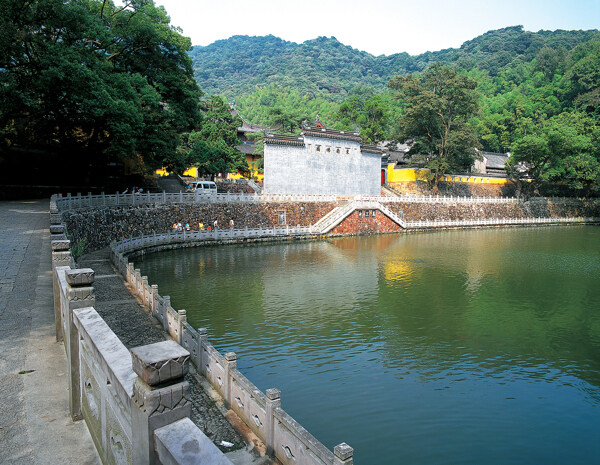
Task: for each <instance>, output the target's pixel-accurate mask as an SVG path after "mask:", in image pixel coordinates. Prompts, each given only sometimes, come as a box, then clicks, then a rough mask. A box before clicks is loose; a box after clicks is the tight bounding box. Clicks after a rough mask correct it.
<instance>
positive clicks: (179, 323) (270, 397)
mask: <svg viewBox="0 0 600 465" xmlns="http://www.w3.org/2000/svg"><path fill="white" fill-rule="evenodd" d="M286 229H287V228H274V230H275V231H277V230H279V232H281V233H283V232H284V231H285V230H286ZM291 229H292V228H289V230H291ZM300 229H304V230H306V229H307V228H300ZM264 231H265V230H263V232H264ZM199 232H200V233H207V232H206V231H199ZM186 233H187V232H186ZM209 234H210V233H208V234H196V233H191V234H190V233H187V234H186V235H185V238H186V239H185V240H193V239H192V238H198V240H204V239H206V238H207V237H208V235H209ZM233 238H234V236H233V235H232V236H226V235H225V234H224V235H223V236H222V239H233ZM168 240H172V241H182V240H184V234H183V233H171V234H164V235H157V236H143V237H140V238H137V239H127V240H125V241H120V242H115V243H113V244H111V259H112V261H113V263H114V265H115V266H116V268H117V269H118V270H119V272H120V273H121V274H122V275H123V277H124V278H125V279H126V280H127V282H128V283H130V284H131V285H132V287H133V291H134V293H135V294H137V295H138V296H139V297H140V299H141V301H142V302H143V304H144V306H145V307H146V308H147V309H148V312H149V313H150V314H151V315H153V316H154V317H156V319H157V320H158V321H159V322H161V324H162V325H163V329H164V330H165V331H166V332H168V333H169V334H170V335H171V337H172V338H173V340H175V341H176V342H178V343H179V344H180V345H181V346H182V347H183V348H185V349H186V350H187V351H189V352H190V354H191V361H192V363H193V364H194V365H195V366H196V369H197V370H198V372H199V373H200V374H202V375H203V376H204V377H205V378H206V379H207V380H208V381H209V382H210V383H211V385H212V386H213V388H214V389H215V390H216V391H217V392H218V393H219V394H220V395H221V397H222V398H223V401H224V403H225V406H226V407H228V408H230V409H232V410H233V411H234V412H235V413H236V414H237V415H238V416H239V417H240V418H241V419H242V420H243V421H244V423H245V424H246V426H247V427H248V428H249V429H250V430H251V431H252V432H253V433H254V434H256V436H258V437H259V438H260V439H261V440H262V441H263V442H264V443H265V444H266V446H267V452H268V453H269V454H272V455H274V456H275V457H276V458H277V459H278V460H279V461H280V462H281V463H282V464H284V465H293V464H298V463H302V464H304V465H342V464H348V465H350V464H352V463H353V458H352V456H353V449H352V448H351V447H350V446H348V445H347V444H345V443H342V444H340V445H338V446H336V447H335V448H334V451H333V452H331V451H330V450H329V449H327V448H326V447H325V446H324V445H323V444H322V443H321V442H319V441H318V440H317V439H316V438H315V437H314V436H312V435H311V434H310V433H309V432H308V431H307V430H305V429H304V428H303V427H302V426H301V425H300V424H299V423H297V422H296V421H295V420H294V419H293V418H292V417H291V416H290V415H289V414H287V413H286V412H285V411H284V410H283V409H282V408H281V392H280V391H279V390H278V389H267V391H266V392H265V393H263V392H261V391H260V390H259V389H258V388H257V387H256V386H255V385H254V384H252V382H250V381H249V380H248V379H247V378H246V377H245V376H244V375H243V374H242V373H241V372H239V371H238V370H237V367H236V363H237V356H236V354H235V353H233V352H228V353H226V354H224V355H223V354H221V353H220V352H219V351H218V350H217V349H216V348H215V347H214V346H212V345H211V344H210V343H209V342H208V337H207V331H206V329H205V328H198V329H197V330H196V329H194V328H193V327H192V326H191V325H190V324H189V323H188V322H187V316H186V311H185V310H179V311H176V310H175V309H174V308H173V307H172V306H171V299H170V297H169V296H164V297H162V296H161V295H160V294H159V293H158V286H157V285H151V284H148V278H147V277H146V276H141V273H140V270H139V269H134V264H133V263H131V262H129V260H128V259H127V255H126V253H127V252H136V251H139V250H140V249H141V248H143V247H157V246H158V247H160V246H161V245H166V244H167V241H168ZM172 243H176V242H172ZM124 252H125V253H124Z"/></svg>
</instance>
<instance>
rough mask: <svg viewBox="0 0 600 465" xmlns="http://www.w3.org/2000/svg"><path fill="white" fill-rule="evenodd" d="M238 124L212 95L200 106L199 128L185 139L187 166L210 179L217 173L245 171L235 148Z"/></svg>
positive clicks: (226, 106) (220, 100)
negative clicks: (186, 142)
mask: <svg viewBox="0 0 600 465" xmlns="http://www.w3.org/2000/svg"><path fill="white" fill-rule="evenodd" d="M241 125H242V120H241V118H240V117H239V116H233V115H232V113H231V109H230V108H229V105H227V103H225V101H224V100H223V99H222V98H221V97H219V96H216V95H213V96H212V97H211V99H210V100H209V101H208V102H206V104H205V105H204V112H203V122H202V126H201V128H200V129H199V130H197V131H194V132H192V133H191V134H190V135H189V138H188V145H189V147H190V151H189V158H188V161H189V163H190V165H194V166H197V167H198V171H199V173H201V174H208V175H210V176H211V177H213V178H214V177H215V175H217V174H218V173H233V172H237V171H242V172H247V171H248V164H247V163H246V157H245V156H244V154H242V153H241V152H240V151H239V150H237V149H236V148H235V146H236V145H237V144H238V142H239V140H238V135H237V128H238V127H240V126H241Z"/></svg>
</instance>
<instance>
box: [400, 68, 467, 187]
mask: <svg viewBox="0 0 600 465" xmlns="http://www.w3.org/2000/svg"><path fill="white" fill-rule="evenodd" d="M389 87H390V88H391V89H394V90H397V91H398V98H399V99H400V100H402V103H403V105H404V108H405V111H404V115H403V117H402V119H401V120H400V122H399V138H400V139H401V140H406V139H412V140H413V141H414V145H413V147H412V149H411V151H410V153H415V154H421V155H422V156H423V157H425V158H424V166H425V167H426V168H429V169H430V170H431V171H430V172H431V174H432V181H433V183H434V184H437V181H438V180H439V179H440V177H441V176H443V175H444V174H445V173H447V172H449V171H450V172H457V171H458V172H460V171H464V170H466V169H468V167H470V166H471V165H472V164H473V161H474V149H475V148H476V146H477V136H476V133H475V130H474V128H473V127H471V126H470V125H469V124H468V123H469V119H470V118H471V117H473V116H475V114H476V112H477V109H478V105H477V99H478V94H477V91H476V90H475V89H476V87H477V82H476V81H474V80H473V79H470V78H468V77H466V76H464V75H462V74H460V73H458V72H457V71H456V70H454V69H452V68H448V67H446V66H442V65H439V64H435V65H433V66H431V67H430V68H429V69H428V70H427V71H425V72H424V73H423V75H422V76H420V77H415V76H412V75H408V76H405V77H403V76H397V77H395V78H393V79H392V80H391V81H390V83H389Z"/></svg>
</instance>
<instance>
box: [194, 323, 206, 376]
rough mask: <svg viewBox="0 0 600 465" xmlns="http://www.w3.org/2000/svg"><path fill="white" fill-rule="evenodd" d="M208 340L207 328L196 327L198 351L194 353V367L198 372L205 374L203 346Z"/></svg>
mask: <svg viewBox="0 0 600 465" xmlns="http://www.w3.org/2000/svg"><path fill="white" fill-rule="evenodd" d="M207 342H208V330H207V329H206V328H198V353H197V354H196V368H197V369H198V373H201V374H203V375H204V374H206V367H205V366H204V365H205V364H206V361H205V360H204V346H205V345H206V343H207Z"/></svg>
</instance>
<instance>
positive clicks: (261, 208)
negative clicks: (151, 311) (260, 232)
mask: <svg viewBox="0 0 600 465" xmlns="http://www.w3.org/2000/svg"><path fill="white" fill-rule="evenodd" d="M336 205H337V204H336V203H335V202H306V203H304V202H281V203H275V202H269V203H229V204H227V203H219V204H202V203H197V204H174V205H160V206H146V205H143V206H124V207H103V208H92V209H85V210H83V209H82V210H76V211H67V212H64V213H63V219H64V222H65V224H66V226H67V230H68V231H69V237H70V239H71V241H72V242H73V243H75V244H77V243H79V242H80V241H82V240H83V239H85V248H86V250H88V251H89V250H97V249H101V248H103V247H106V246H108V244H110V242H112V241H114V240H120V239H123V238H126V237H139V236H141V235H143V234H152V233H164V232H169V231H171V230H172V226H173V223H177V222H181V223H182V224H184V225H185V224H186V223H187V224H189V225H190V228H191V229H192V230H193V231H197V230H198V223H200V222H201V223H203V224H204V228H205V229H207V228H208V226H212V224H213V223H214V221H215V220H217V222H218V227H219V229H228V228H229V221H230V220H232V219H233V221H234V225H235V228H238V229H244V228H259V227H262V228H268V227H273V226H278V225H279V212H282V211H283V212H285V224H286V225H290V226H297V225H299V226H309V225H310V224H314V223H316V222H317V221H318V220H319V219H320V218H321V217H323V216H324V215H325V214H326V213H328V212H329V211H331V210H332V209H333V208H335V207H336Z"/></svg>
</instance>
